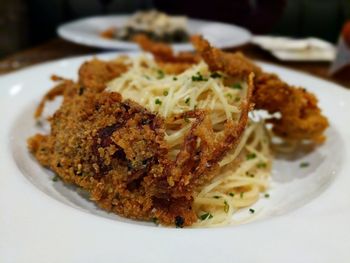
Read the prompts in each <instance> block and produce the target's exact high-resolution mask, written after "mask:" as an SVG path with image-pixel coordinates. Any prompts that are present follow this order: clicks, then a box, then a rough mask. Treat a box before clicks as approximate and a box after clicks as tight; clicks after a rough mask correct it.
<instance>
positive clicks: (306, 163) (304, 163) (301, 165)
mask: <svg viewBox="0 0 350 263" xmlns="http://www.w3.org/2000/svg"><path fill="white" fill-rule="evenodd" d="M309 165H310V163H308V162H302V163H300V165H299V167H300V168H306V167H308V166H309Z"/></svg>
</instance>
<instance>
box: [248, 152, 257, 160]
mask: <svg viewBox="0 0 350 263" xmlns="http://www.w3.org/2000/svg"><path fill="white" fill-rule="evenodd" d="M246 158H247V160H252V159H254V158H256V154H255V153H248V154H247V156H246Z"/></svg>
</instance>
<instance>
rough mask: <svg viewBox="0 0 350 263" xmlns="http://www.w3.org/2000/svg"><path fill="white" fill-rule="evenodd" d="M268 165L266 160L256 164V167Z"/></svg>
mask: <svg viewBox="0 0 350 263" xmlns="http://www.w3.org/2000/svg"><path fill="white" fill-rule="evenodd" d="M266 166H267V164H266V163H264V162H260V163H258V164H257V165H256V167H258V168H266Z"/></svg>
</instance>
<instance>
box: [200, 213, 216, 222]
mask: <svg viewBox="0 0 350 263" xmlns="http://www.w3.org/2000/svg"><path fill="white" fill-rule="evenodd" d="M199 218H200V219H201V220H202V221H203V220H208V219H211V218H213V215H212V214H210V213H205V214H203V215H201V216H200V217H199Z"/></svg>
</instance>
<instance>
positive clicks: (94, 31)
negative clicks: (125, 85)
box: [57, 15, 251, 51]
mask: <svg viewBox="0 0 350 263" xmlns="http://www.w3.org/2000/svg"><path fill="white" fill-rule="evenodd" d="M131 18H132V16H130V15H110V16H98V17H90V18H85V19H80V20H77V21H73V22H70V23H67V24H63V25H62V26H60V27H59V28H58V30H57V32H58V34H59V36H61V37H62V38H64V39H66V40H69V41H72V42H75V43H78V44H83V45H87V46H92V47H98V48H106V49H127V50H137V49H139V46H138V45H137V44H135V43H133V42H132V41H128V40H123V39H121V40H119V39H118V37H117V38H115V37H113V35H114V32H111V35H110V38H106V37H102V36H101V33H102V32H106V30H108V29H110V28H111V27H115V28H116V31H115V32H116V33H117V32H118V29H120V28H121V29H122V30H123V29H125V28H127V27H124V26H125V25H126V24H127V23H129V22H130V19H131ZM186 26H187V27H186V28H185V27H184V26H183V29H182V30H183V34H184V32H186V31H187V32H188V36H187V38H188V37H189V36H190V35H193V34H201V35H203V36H204V37H206V38H207V39H208V40H209V41H210V42H211V43H212V44H213V45H215V46H218V47H220V48H227V47H235V46H239V45H242V44H245V43H247V42H249V41H250V38H251V34H250V32H249V31H248V30H246V29H244V28H242V27H239V26H235V25H232V24H225V23H219V22H211V21H205V20H198V19H187V23H186ZM160 28H161V27H160ZM112 30H113V29H112ZM185 30H186V31H185ZM144 32H145V31H143V33H144ZM122 33H123V32H122ZM117 34H118V33H117ZM122 37H123V36H122ZM122 37H121V38H122ZM131 37H132V36H131ZM126 38H128V36H127V37H126ZM159 40H164V39H162V38H160V39H159ZM181 42H183V43H173V48H174V49H175V50H177V51H183V50H192V49H193V47H192V45H191V44H190V43H188V42H184V41H181Z"/></svg>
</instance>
